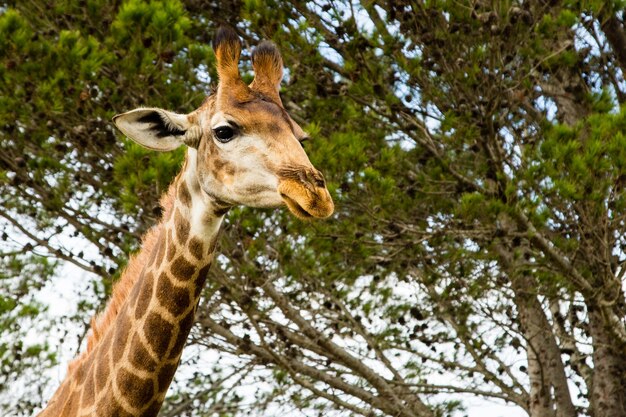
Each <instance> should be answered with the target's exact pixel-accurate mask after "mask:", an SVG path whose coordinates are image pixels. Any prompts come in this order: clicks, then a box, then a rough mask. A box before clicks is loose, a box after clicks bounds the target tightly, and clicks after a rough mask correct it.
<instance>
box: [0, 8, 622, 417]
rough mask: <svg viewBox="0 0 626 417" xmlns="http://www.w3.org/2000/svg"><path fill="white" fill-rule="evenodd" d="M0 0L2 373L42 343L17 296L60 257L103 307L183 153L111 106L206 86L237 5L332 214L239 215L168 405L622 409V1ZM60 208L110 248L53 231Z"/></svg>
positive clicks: (411, 411)
mask: <svg viewBox="0 0 626 417" xmlns="http://www.w3.org/2000/svg"><path fill="white" fill-rule="evenodd" d="M33 3H34V4H37V3H38V2H33ZM3 7H4V11H3V14H2V16H1V17H0V32H1V33H2V36H0V45H1V47H0V51H3V52H2V55H1V59H2V62H3V66H0V71H2V72H0V75H1V77H0V80H2V81H1V84H0V88H1V89H2V99H0V103H1V104H0V121H1V123H0V126H3V127H2V130H0V135H2V147H3V152H1V153H0V159H1V161H2V165H1V170H2V175H3V176H2V178H3V182H2V185H1V186H2V187H3V190H2V193H1V194H0V195H2V196H3V197H2V198H3V204H2V213H0V214H3V215H2V217H3V218H4V219H5V223H4V224H5V225H7V231H6V234H7V236H8V239H13V240H14V241H15V242H12V243H11V244H10V245H7V248H9V249H7V250H8V251H9V252H10V253H7V254H6V256H5V257H4V258H3V259H4V263H3V269H2V271H3V272H2V273H3V283H5V287H6V288H7V290H6V291H3V294H4V293H7V294H8V291H9V290H10V291H11V293H10V294H13V295H15V296H16V299H17V302H15V301H9V300H13V298H5V299H3V300H4V302H3V306H6V307H4V308H2V309H0V320H1V321H0V323H2V326H3V329H6V331H5V332H3V337H2V341H3V343H4V344H3V345H2V351H0V352H1V356H0V357H2V360H3V372H4V374H3V375H6V376H5V384H6V383H8V382H10V381H11V380H12V379H15V378H17V376H19V378H23V380H24V381H27V380H28V378H31V377H30V375H32V374H33V372H34V368H33V367H35V366H46V365H47V364H46V363H44V362H42V361H41V358H44V357H48V356H46V355H49V353H50V350H54V349H51V347H50V346H48V347H46V346H40V349H39V350H37V349H35V351H31V352H30V353H29V354H27V355H25V354H24V353H25V352H26V351H27V349H28V347H25V346H23V345H22V346H18V343H17V342H16V340H19V339H20V337H21V336H20V334H21V333H23V332H24V331H25V330H23V329H24V328H25V327H24V323H26V324H29V323H31V322H32V320H35V319H36V320H44V322H45V317H46V313H45V311H42V310H41V309H38V308H35V307H34V306H33V302H32V297H31V296H30V294H34V293H35V292H36V291H37V288H38V287H40V286H41V285H43V283H44V282H45V281H46V280H48V279H55V278H54V271H55V265H56V263H57V262H72V261H74V262H77V263H79V265H82V266H84V267H85V268H86V269H90V270H91V272H92V273H93V275H91V276H92V279H93V280H94V281H95V282H96V283H97V285H96V288H97V289H98V292H97V294H96V295H97V297H96V298H95V299H94V297H90V298H89V297H86V299H85V305H84V307H85V310H86V311H85V312H84V313H85V314H87V311H93V309H94V308H95V307H96V306H97V305H98V304H99V303H101V302H102V300H103V299H104V298H105V297H106V293H107V291H108V290H109V288H110V283H111V273H113V276H115V273H116V271H118V268H119V267H121V266H122V265H123V263H124V259H125V255H124V253H125V252H126V250H127V249H129V248H132V247H136V244H137V238H138V236H139V235H140V234H141V232H142V231H143V230H145V228H146V227H147V226H148V225H149V224H150V223H151V222H152V221H153V220H154V218H155V217H156V216H158V213H157V212H154V210H153V208H154V205H155V202H156V201H157V195H158V193H159V192H160V191H161V190H162V189H163V187H164V184H166V183H167V181H168V180H169V178H171V175H172V173H173V172H174V171H175V168H176V164H177V163H178V161H180V155H166V154H158V155H154V154H151V153H148V152H145V151H143V150H141V149H138V148H136V147H133V146H132V145H130V144H129V143H126V142H120V141H119V140H117V139H116V138H115V133H114V132H113V130H112V129H111V127H110V124H108V120H110V116H111V115H112V114H113V113H114V112H116V111H123V110H126V109H128V108H133V107H135V106H137V105H164V106H165V105H167V107H169V108H175V109H176V108H180V110H181V111H185V110H189V109H190V108H193V107H195V106H196V105H197V104H199V102H200V101H201V100H202V99H203V95H204V93H205V92H206V91H207V90H208V88H207V85H206V80H207V78H206V75H205V74H206V68H210V65H207V63H210V60H211V59H212V56H211V54H210V52H209V50H208V49H207V48H206V46H205V45H206V44H207V40H208V39H210V30H209V29H207V26H208V24H207V22H212V23H214V24H219V23H221V22H222V21H223V20H226V21H229V22H240V23H239V25H238V30H239V31H240V33H241V34H242V35H243V36H244V37H245V38H246V39H247V40H248V42H249V43H250V44H255V43H256V42H258V40H259V39H260V38H271V39H273V40H274V41H275V42H276V43H277V44H278V46H279V48H280V49H281V51H282V53H283V56H284V59H285V62H286V66H287V67H288V69H289V74H288V85H287V86H286V87H285V89H284V91H283V101H284V102H285V103H286V107H287V108H288V109H289V110H290V112H291V113H292V115H293V116H294V118H296V120H298V121H299V122H302V124H303V125H306V126H307V127H308V130H309V132H311V133H312V136H313V137H314V138H315V139H314V140H313V141H311V144H305V146H306V147H307V152H308V153H309V155H310V156H311V158H312V160H313V161H314V163H315V165H316V166H319V167H321V168H322V169H323V171H324V173H325V175H326V177H327V179H328V180H329V186H330V188H332V191H333V193H334V196H335V199H336V202H337V214H336V215H335V217H334V218H333V220H332V221H329V222H326V223H323V224H317V223H315V224H308V223H307V224H302V223H300V222H297V221H294V220H293V219H291V218H290V217H289V216H288V215H286V214H285V213H284V212H280V211H279V212H266V213H264V214H262V215H260V216H259V214H258V213H255V215H254V216H251V215H249V210H247V209H246V210H243V209H237V210H234V211H233V212H231V213H230V214H229V218H228V223H227V225H226V228H225V232H224V237H223V239H222V242H221V244H220V246H221V251H222V253H223V254H224V255H223V256H222V257H221V258H220V259H221V262H220V265H219V267H218V268H215V269H214V271H213V272H212V275H211V279H210V283H209V284H208V285H207V288H206V292H205V294H204V297H203V300H202V302H201V303H202V304H201V306H200V308H199V311H200V315H199V317H198V323H197V325H196V327H195V328H194V330H193V332H192V338H191V339H190V341H189V346H188V351H189V355H188V356H186V358H185V361H186V367H185V369H186V370H185V369H183V370H181V371H182V372H180V373H179V376H178V381H179V383H178V384H176V385H175V386H174V389H173V390H172V392H171V395H170V398H169V401H168V403H167V404H166V407H165V409H164V410H163V412H162V414H163V415H172V416H173V415H213V414H217V413H220V414H233V415H234V414H244V413H246V412H247V413H250V414H254V415H260V414H263V410H265V413H266V414H268V415H274V414H276V411H277V410H281V409H284V410H287V409H291V408H298V409H302V410H304V411H305V413H306V414H311V415H313V414H316V413H322V414H324V415H325V414H330V413H331V410H335V412H336V413H337V414H342V415H398V416H438V415H457V414H458V415H461V414H462V410H463V407H464V402H463V400H465V399H467V398H471V397H475V396H478V397H483V398H487V399H501V400H504V401H507V402H509V403H511V404H515V405H516V406H518V407H519V408H520V409H522V410H525V411H526V412H527V413H528V414H529V415H530V416H532V417H543V416H559V417H561V416H574V415H589V416H609V417H612V416H621V415H624V409H626V380H625V379H626V377H625V375H626V372H625V371H626V369H624V368H625V366H626V365H624V363H626V361H625V360H624V359H625V354H626V328H625V323H624V317H625V313H626V311H625V309H626V305H625V303H624V293H623V288H622V282H623V273H624V272H623V271H624V270H623V268H622V263H623V262H624V258H625V255H624V245H626V242H625V241H624V238H623V236H624V227H625V223H624V215H623V214H622V213H623V212H624V204H625V196H624V178H625V172H624V170H625V167H626V153H625V152H626V151H625V149H626V146H625V145H626V139H625V138H624V134H623V131H624V123H625V120H626V113H625V112H624V110H623V109H622V103H623V101H624V99H625V97H626V96H625V94H626V91H625V87H624V86H625V84H624V78H623V71H624V69H625V68H626V67H625V65H626V55H624V45H626V35H625V33H624V25H623V20H622V15H623V8H624V5H623V4H622V3H620V2H599V1H597V2H596V1H593V2H585V3H584V4H582V3H578V2H564V3H563V4H553V3H546V2H496V3H494V4H491V3H487V2H480V1H478V2H466V3H461V4H459V3H458V2H447V1H441V2H427V3H423V2H407V3H401V4H400V3H397V2H377V3H376V5H374V4H373V3H370V2H362V3H359V4H355V3H346V2H335V1H332V2H325V1H320V2H310V3H305V2H282V1H276V2H268V3H264V4H263V5H261V4H257V3H256V2H254V1H248V2H245V3H237V2H233V3H229V4H224V5H221V6H220V7H217V6H208V5H206V4H205V2H201V1H188V2H186V3H185V4H184V8H185V12H183V6H182V5H181V4H180V3H178V2H174V1H164V2H150V3H144V2H138V1H131V2H127V3H124V5H121V6H120V5H117V4H114V5H111V6H108V5H106V7H105V5H104V3H102V4H99V3H98V2H88V5H87V6H85V7H78V6H74V5H72V3H71V2H62V3H60V5H59V6H56V7H55V9H53V10H48V11H47V13H35V12H34V11H33V9H32V8H31V9H28V8H26V7H24V6H22V5H19V4H9V3H6V2H4V3H3ZM160 10H167V12H166V13H165V14H163V13H161V12H160ZM90 19H91V20H90ZM222 19H223V20H222ZM96 21H103V22H104V23H105V24H95V22H96ZM35 28H36V29H35ZM98 28H100V29H98ZM90 31H91V32H92V33H90ZM126 51H131V53H130V54H129V53H127V52H126ZM61 56H63V57H64V58H63V59H61V58H59V57H61ZM55 57H56V58H55ZM121 58H125V59H121ZM2 68H3V69H2ZM52 69H54V71H53V70H52ZM210 76H212V74H210ZM210 76H209V79H210ZM70 87H72V88H70ZM83 92H86V93H87V95H85V94H82V93H83ZM81 97H82V98H81ZM83 98H84V99H83ZM51 103H52V105H50V104H51ZM25 104H26V105H25ZM78 109H82V114H81V113H79V112H78ZM52 116H54V117H52ZM48 120H50V121H52V123H50V124H49V125H48ZM58 126H61V128H59V127H58ZM80 126H82V127H83V128H82V129H81V128H80ZM96 138H97V139H96ZM60 144H63V145H64V147H63V148H61V146H60ZM68 145H69V147H70V148H71V149H77V151H76V152H70V153H68V150H67V148H68ZM122 146H123V147H124V148H125V152H124V153H123V152H121V147H122ZM26 155H27V156H26ZM51 186H52V187H54V188H51ZM98 203H100V207H101V208H100V209H99V210H96V209H95V208H96V207H97V205H98ZM104 213H106V215H105V214H104ZM58 219H64V220H62V221H61V220H58ZM30 223H32V224H34V225H36V228H35V230H37V231H38V232H37V233H32V232H29V230H31V229H30V228H26V227H24V226H23V225H25V224H30ZM94 224H95V225H97V226H96V227H95V228H94V227H90V228H89V229H87V228H86V227H85V225H92V226H93V225H94ZM20 226H21V227H20ZM124 227H126V228H128V230H125V229H124ZM57 228H58V230H57ZM68 228H69V229H68ZM19 231H21V233H20V234H19V236H20V237H19V238H17V237H13V236H18V232H19ZM68 232H69V233H74V232H76V233H77V234H78V236H79V237H81V238H82V239H86V240H87V241H89V242H91V244H93V245H94V247H95V248H97V249H98V253H99V254H100V255H98V256H94V257H92V258H90V257H88V256H86V255H85V254H84V253H83V256H78V255H79V254H69V253H67V251H64V250H63V249H62V248H61V247H60V245H61V244H62V241H61V240H58V239H57V240H55V239H52V238H51V236H52V235H53V234H57V233H58V234H67V233H68ZM28 233H30V235H28ZM28 245H30V246H28ZM107 248H109V250H107ZM57 250H60V251H57ZM89 261H93V264H89ZM25 267H28V268H29V269H28V270H29V272H30V271H32V272H31V273H29V274H24V273H20V269H22V268H25ZM108 268H111V271H107V269H108ZM5 271H6V272H5ZM5 276H6V278H5ZM14 323H18V325H17V326H18V327H15V326H16V325H15V324H14ZM19 323H22V326H21V327H19ZM11 326H13V327H11ZM44 327H45V326H44ZM20 332H21V333H20ZM16 352H18V353H19V354H20V355H21V357H22V358H30V359H21V360H20V359H19V358H17V356H16ZM33 358H34V359H33ZM16 359H17V360H16ZM51 360H54V358H51ZM5 370H6V371H7V372H5ZM44 383H45V381H42V382H41V384H42V385H39V386H35V387H33V388H34V389H39V387H40V386H43V384H44ZM250 385H252V387H253V388H254V389H255V390H256V391H254V392H253V394H251V393H250V391H251V389H249V388H248V389H247V390H246V386H250ZM5 398H7V400H3V404H5V405H4V407H5V409H7V410H11V411H14V410H17V408H6V407H15V406H14V404H13V402H11V401H14V400H12V399H11V396H10V391H9V392H7V394H6V395H5ZM42 400H43V399H42ZM36 405H37V404H34V403H21V405H20V406H21V407H26V408H29V407H30V408H32V407H35V406H36Z"/></svg>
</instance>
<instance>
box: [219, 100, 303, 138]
mask: <svg viewBox="0 0 626 417" xmlns="http://www.w3.org/2000/svg"><path fill="white" fill-rule="evenodd" d="M221 104H222V105H221V106H218V109H217V110H218V111H217V112H216V113H215V114H214V115H213V117H212V118H211V126H212V127H216V126H218V125H219V123H224V124H226V123H228V122H234V123H236V124H237V125H239V126H240V127H242V128H244V130H247V131H255V132H263V133H270V134H272V135H278V134H280V133H285V134H289V133H291V134H295V131H294V128H295V126H294V125H295V124H294V122H293V121H292V120H291V118H290V117H289V115H288V114H287V112H286V111H285V109H283V108H282V107H280V106H279V105H278V104H276V103H274V102H272V101H268V100H264V99H261V98H256V99H254V100H248V101H237V100H228V101H226V100H224V101H223V102H222V103H221Z"/></svg>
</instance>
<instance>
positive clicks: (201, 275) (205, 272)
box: [193, 263, 211, 300]
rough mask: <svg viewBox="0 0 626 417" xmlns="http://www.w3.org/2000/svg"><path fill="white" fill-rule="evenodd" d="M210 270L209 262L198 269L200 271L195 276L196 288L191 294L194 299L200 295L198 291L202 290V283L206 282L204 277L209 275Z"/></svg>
mask: <svg viewBox="0 0 626 417" xmlns="http://www.w3.org/2000/svg"><path fill="white" fill-rule="evenodd" d="M210 270H211V263H209V264H208V265H206V266H205V267H204V268H202V269H201V270H200V272H198V278H196V289H195V291H194V294H193V296H194V298H195V299H196V300H197V299H198V297H199V296H200V293H201V292H202V289H203V288H204V283H205V282H206V279H207V278H208V276H209V271H210Z"/></svg>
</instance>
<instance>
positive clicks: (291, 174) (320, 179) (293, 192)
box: [278, 168, 335, 219]
mask: <svg viewBox="0 0 626 417" xmlns="http://www.w3.org/2000/svg"><path fill="white" fill-rule="evenodd" d="M278 192H279V193H280V195H281V197H282V198H283V201H284V202H285V204H286V205H287V208H288V209H289V211H291V212H292V213H293V214H294V215H295V216H296V217H298V218H300V219H311V218H320V219H321V218H326V217H329V216H330V215H331V214H333V212H334V211H335V205H334V203H333V199H332V197H331V196H330V193H329V192H328V189H327V188H326V181H325V180H324V176H323V175H322V173H321V172H320V171H318V170H316V169H307V168H301V169H298V170H295V169H288V170H282V171H281V175H280V182H279V184H278Z"/></svg>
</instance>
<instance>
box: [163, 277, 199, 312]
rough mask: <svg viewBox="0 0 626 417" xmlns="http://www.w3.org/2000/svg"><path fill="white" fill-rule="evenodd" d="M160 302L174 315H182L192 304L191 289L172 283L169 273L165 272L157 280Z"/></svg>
mask: <svg viewBox="0 0 626 417" xmlns="http://www.w3.org/2000/svg"><path fill="white" fill-rule="evenodd" d="M156 296H157V298H158V300H159V303H160V304H161V305H162V306H163V307H165V308H166V309H167V311H169V312H170V313H172V314H173V315H174V316H180V315H181V314H183V313H184V312H185V310H187V308H188V307H189V304H191V298H190V297H189V290H188V289H187V288H180V287H176V286H174V285H172V283H171V282H170V279H169V277H168V276H167V273H165V272H163V273H162V274H161V275H160V276H159V280H158V281H157V294H156Z"/></svg>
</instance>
